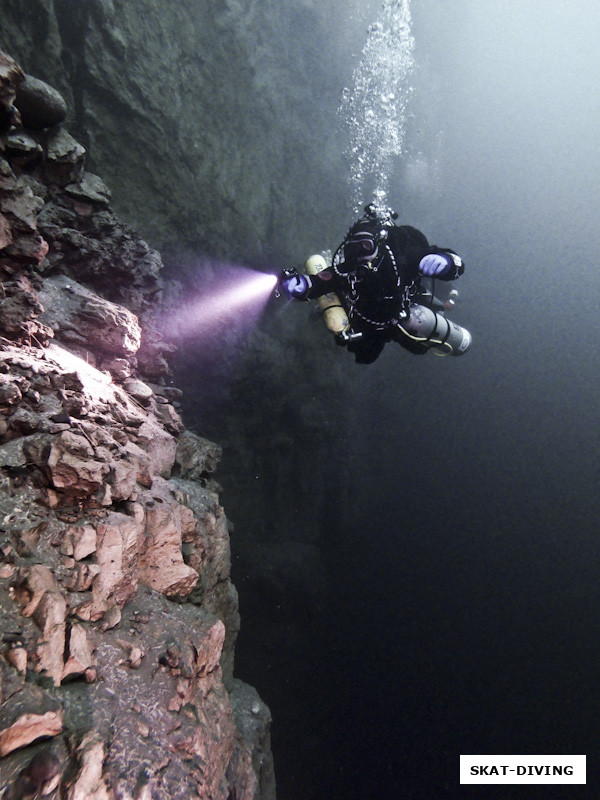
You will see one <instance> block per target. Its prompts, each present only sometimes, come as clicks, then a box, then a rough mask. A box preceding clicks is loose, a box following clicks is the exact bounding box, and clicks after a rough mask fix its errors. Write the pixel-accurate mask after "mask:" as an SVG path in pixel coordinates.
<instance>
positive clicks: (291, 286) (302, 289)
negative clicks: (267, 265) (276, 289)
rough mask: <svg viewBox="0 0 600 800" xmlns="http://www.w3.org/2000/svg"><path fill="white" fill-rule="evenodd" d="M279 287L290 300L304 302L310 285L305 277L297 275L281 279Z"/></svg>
mask: <svg viewBox="0 0 600 800" xmlns="http://www.w3.org/2000/svg"><path fill="white" fill-rule="evenodd" d="M279 285H280V286H281V290H282V291H283V292H284V293H285V294H286V295H287V297H288V298H290V300H291V299H293V300H305V299H306V295H307V294H308V290H309V289H310V283H309V280H308V278H307V277H306V275H299V274H298V273H296V274H295V275H289V276H286V277H284V278H282V280H281V281H280V284H279Z"/></svg>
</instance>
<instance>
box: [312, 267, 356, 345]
mask: <svg viewBox="0 0 600 800" xmlns="http://www.w3.org/2000/svg"><path fill="white" fill-rule="evenodd" d="M324 269H327V262H326V261H325V259H324V258H323V256H320V255H314V256H311V257H310V258H309V259H308V261H307V262H306V263H305V265H304V270H305V272H306V274H307V275H318V274H319V272H322V271H323V270H324ZM317 305H318V306H319V308H320V309H321V315H322V317H323V322H324V323H325V325H326V326H327V328H328V329H329V330H330V331H331V332H332V333H333V334H334V335H335V336H339V335H340V334H342V333H345V332H346V331H348V330H349V328H350V322H349V320H348V315H347V314H346V309H345V308H344V306H343V305H342V303H341V301H340V298H339V297H338V296H337V294H336V293H335V292H328V293H327V294H324V295H322V296H321V297H319V298H318V299H317Z"/></svg>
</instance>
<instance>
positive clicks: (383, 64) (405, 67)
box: [338, 0, 414, 212]
mask: <svg viewBox="0 0 600 800" xmlns="http://www.w3.org/2000/svg"><path fill="white" fill-rule="evenodd" d="M413 50H414V39H413V37H412V34H411V16H410V7H409V0H384V2H383V7H382V10H381V15H380V18H379V20H378V21H377V22H375V23H373V24H372V25H371V26H370V28H369V30H368V35H367V40H366V43H365V45H364V47H363V49H362V51H361V56H360V62H359V64H358V66H357V67H356V69H355V70H354V72H353V74H352V85H351V86H350V87H349V88H346V89H345V90H344V92H343V94H342V101H341V104H340V107H339V109H338V113H339V114H340V116H341V118H342V121H343V123H344V125H345V127H346V131H347V135H348V144H347V145H346V148H345V151H344V155H345V157H346V160H347V163H348V167H349V171H350V176H349V182H350V187H351V191H352V202H353V205H354V211H355V212H358V211H360V210H361V209H362V206H363V205H364V204H365V202H368V201H369V200H374V201H375V202H376V203H377V204H378V205H381V206H386V205H388V194H389V189H390V187H389V183H390V176H391V173H392V169H393V164H394V161H395V160H396V159H397V158H399V157H400V156H401V155H402V152H403V146H404V138H405V133H406V119H407V115H408V102H409V98H410V94H411V92H412V89H411V86H410V77H411V74H412V70H413V66H414V59H413Z"/></svg>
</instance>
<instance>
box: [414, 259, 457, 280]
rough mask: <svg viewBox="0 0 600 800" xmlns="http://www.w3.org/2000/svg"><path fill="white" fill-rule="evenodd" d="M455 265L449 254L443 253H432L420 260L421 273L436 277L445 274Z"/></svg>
mask: <svg viewBox="0 0 600 800" xmlns="http://www.w3.org/2000/svg"><path fill="white" fill-rule="evenodd" d="M453 266H454V264H453V262H452V260H451V259H450V257H449V256H446V255H442V254H441V253H431V254H430V255H428V256H425V258H422V259H421V261H420V262H419V272H420V273H421V275H427V277H430V278H435V277H438V276H440V275H445V274H446V273H447V272H448V271H449V270H450V269H451V267H453Z"/></svg>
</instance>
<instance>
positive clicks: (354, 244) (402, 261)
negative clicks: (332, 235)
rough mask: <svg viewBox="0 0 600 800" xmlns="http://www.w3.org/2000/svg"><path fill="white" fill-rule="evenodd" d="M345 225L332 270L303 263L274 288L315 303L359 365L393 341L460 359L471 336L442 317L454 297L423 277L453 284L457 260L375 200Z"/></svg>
mask: <svg viewBox="0 0 600 800" xmlns="http://www.w3.org/2000/svg"><path fill="white" fill-rule="evenodd" d="M364 211H365V213H364V215H363V216H362V217H361V218H360V219H359V220H358V221H357V222H356V223H354V225H353V226H352V227H351V228H350V230H349V231H348V233H347V235H346V237H345V239H344V241H343V242H342V243H341V244H340V246H339V247H338V248H337V250H336V251H335V253H334V255H333V258H332V261H331V266H329V267H328V266H327V264H326V263H325V260H324V259H323V258H322V257H321V256H313V257H312V258H310V259H309V260H308V261H307V262H306V271H307V272H308V273H312V274H302V273H299V272H298V271H297V270H296V269H294V268H291V269H286V270H283V271H282V272H281V273H280V274H279V276H278V288H279V289H280V290H281V291H283V292H284V293H285V294H286V295H287V297H289V298H291V299H294V300H315V299H318V302H319V306H320V308H321V310H322V312H323V316H324V320H325V322H326V324H327V327H328V328H329V329H330V330H331V331H332V332H333V333H334V334H335V337H336V341H337V342H338V344H340V345H345V346H346V347H347V348H348V350H349V351H350V352H352V353H353V354H354V356H355V358H356V361H357V363H359V364H371V363H373V362H374V361H375V360H376V358H377V357H378V356H379V355H380V353H381V351H382V350H383V348H384V346H385V344H386V343H387V342H390V341H395V342H398V343H399V344H400V345H402V347H404V348H406V349H407V350H409V351H410V352H411V353H414V354H417V355H420V354H424V353H426V352H428V350H430V349H434V350H435V351H437V352H438V354H446V355H462V354H463V353H464V352H465V351H466V350H467V349H468V348H469V346H470V344H471V334H470V333H469V332H468V331H467V330H465V329H464V328H462V327H461V326H459V325H457V324H456V323H454V322H451V321H450V320H448V319H446V317H445V316H444V312H445V310H446V309H447V308H448V307H451V305H453V299H454V297H455V296H456V295H457V294H458V293H457V292H456V291H455V290H454V291H453V292H451V297H450V299H449V302H447V303H442V302H441V301H440V300H438V299H437V298H436V297H435V296H434V294H433V292H434V288H433V286H432V288H431V291H430V290H429V289H427V288H425V287H424V286H422V285H421V284H422V282H423V280H424V278H431V280H432V284H433V282H434V281H435V280H437V279H439V280H442V281H451V280H455V279H456V278H458V277H459V276H460V275H462V274H463V272H464V264H463V261H462V259H461V258H460V256H458V255H457V254H456V253H455V252H454V251H453V250H450V249H449V248H445V247H444V248H440V247H435V246H431V245H429V243H428V241H427V239H426V237H425V236H424V234H423V233H421V231H419V230H417V229H416V228H413V227H411V226H409V225H397V224H396V222H395V220H396V219H397V217H398V215H397V214H396V213H395V212H393V211H392V210H391V209H387V208H381V207H379V206H376V205H375V204H374V203H371V204H370V205H368V206H366V207H365V210H364Z"/></svg>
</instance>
